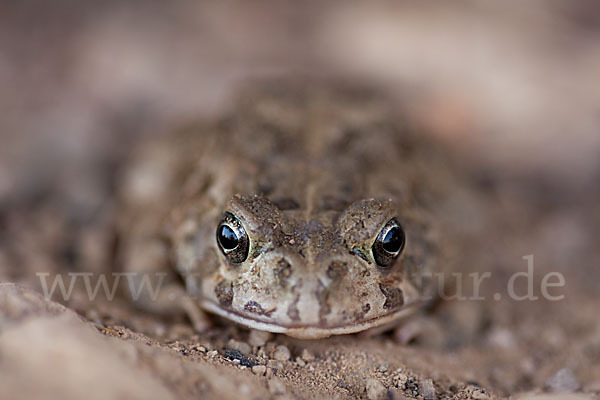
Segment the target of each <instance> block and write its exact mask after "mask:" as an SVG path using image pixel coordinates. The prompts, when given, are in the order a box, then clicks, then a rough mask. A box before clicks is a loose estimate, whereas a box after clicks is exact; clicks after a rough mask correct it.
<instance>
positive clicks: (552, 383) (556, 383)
mask: <svg viewBox="0 0 600 400" xmlns="http://www.w3.org/2000/svg"><path fill="white" fill-rule="evenodd" d="M580 386H581V385H579V382H577V378H575V374H573V371H572V370H571V369H570V368H562V369H560V370H558V371H557V372H556V373H555V374H554V375H552V376H551V377H550V378H548V379H547V380H546V389H548V391H550V392H575V391H577V389H579V388H580Z"/></svg>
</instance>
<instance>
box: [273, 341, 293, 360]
mask: <svg viewBox="0 0 600 400" xmlns="http://www.w3.org/2000/svg"><path fill="white" fill-rule="evenodd" d="M291 356H292V355H291V353H290V350H289V349H288V348H287V347H285V346H284V345H279V346H277V347H276V348H275V351H274V352H273V358H274V359H275V360H278V361H287V360H289V359H290V357H291Z"/></svg>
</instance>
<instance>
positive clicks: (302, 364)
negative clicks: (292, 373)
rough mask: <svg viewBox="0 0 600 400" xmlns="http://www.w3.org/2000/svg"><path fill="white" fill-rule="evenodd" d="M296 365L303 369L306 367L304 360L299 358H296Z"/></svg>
mask: <svg viewBox="0 0 600 400" xmlns="http://www.w3.org/2000/svg"><path fill="white" fill-rule="evenodd" d="M296 364H298V365H299V366H301V367H304V366H305V365H306V363H305V362H304V360H303V359H302V358H300V357H296Z"/></svg>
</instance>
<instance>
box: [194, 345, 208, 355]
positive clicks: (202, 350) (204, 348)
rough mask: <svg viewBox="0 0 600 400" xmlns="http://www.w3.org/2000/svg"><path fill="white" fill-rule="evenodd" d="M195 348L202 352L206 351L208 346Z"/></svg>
mask: <svg viewBox="0 0 600 400" xmlns="http://www.w3.org/2000/svg"><path fill="white" fill-rule="evenodd" d="M195 349H196V350H197V351H199V352H200V353H206V347H204V346H196V347H195Z"/></svg>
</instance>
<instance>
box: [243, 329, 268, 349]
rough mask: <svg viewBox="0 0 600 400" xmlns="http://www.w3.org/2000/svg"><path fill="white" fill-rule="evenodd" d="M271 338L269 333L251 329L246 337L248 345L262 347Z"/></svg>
mask: <svg viewBox="0 0 600 400" xmlns="http://www.w3.org/2000/svg"><path fill="white" fill-rule="evenodd" d="M272 336H273V335H272V334H271V333H270V332H265V331H257V330H256V329H253V330H251V331H250V335H248V343H250V345H251V346H256V347H262V346H264V345H265V344H266V343H267V342H268V341H269V340H270V339H271V337H272Z"/></svg>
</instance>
